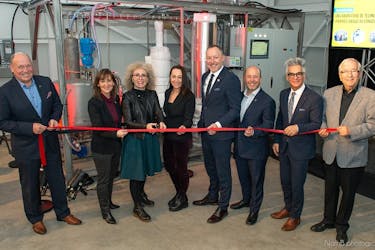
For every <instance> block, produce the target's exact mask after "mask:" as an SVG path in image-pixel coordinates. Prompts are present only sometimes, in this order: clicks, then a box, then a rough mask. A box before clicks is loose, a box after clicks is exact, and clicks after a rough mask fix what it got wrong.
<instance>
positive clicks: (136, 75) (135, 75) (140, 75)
mask: <svg viewBox="0 0 375 250" xmlns="http://www.w3.org/2000/svg"><path fill="white" fill-rule="evenodd" d="M133 76H134V77H137V78H141V77H142V78H146V77H148V76H147V75H145V74H134V75H133Z"/></svg>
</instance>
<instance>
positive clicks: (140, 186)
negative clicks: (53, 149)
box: [129, 177, 146, 207]
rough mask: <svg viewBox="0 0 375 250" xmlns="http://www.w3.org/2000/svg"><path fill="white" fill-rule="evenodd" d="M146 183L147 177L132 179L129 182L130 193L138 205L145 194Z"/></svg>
mask: <svg viewBox="0 0 375 250" xmlns="http://www.w3.org/2000/svg"><path fill="white" fill-rule="evenodd" d="M145 178H146V177H145ZM145 183H146V179H145V180H144V181H138V180H130V182H129V188H130V194H131V196H132V199H133V202H134V206H136V207H137V206H140V205H141V203H142V195H144V194H145V191H144V188H145Z"/></svg>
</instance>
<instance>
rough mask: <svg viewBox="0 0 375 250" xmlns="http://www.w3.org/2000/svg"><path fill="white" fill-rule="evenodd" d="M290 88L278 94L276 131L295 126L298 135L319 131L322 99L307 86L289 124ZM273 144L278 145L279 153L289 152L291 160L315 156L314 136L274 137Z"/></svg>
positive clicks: (278, 135)
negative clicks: (278, 106) (297, 129)
mask: <svg viewBox="0 0 375 250" xmlns="http://www.w3.org/2000/svg"><path fill="white" fill-rule="evenodd" d="M289 93H290V88H287V89H284V90H282V91H281V92H280V109H279V113H278V115H277V119H276V129H282V130H283V129H285V128H286V127H287V126H289V125H293V124H297V125H298V128H299V134H301V133H303V132H307V131H311V130H315V129H319V128H320V125H321V123H322V116H323V98H322V97H321V96H320V95H319V94H317V93H316V92H314V91H313V90H311V89H309V88H308V87H307V86H306V88H305V90H304V91H303V93H302V96H301V98H300V99H299V101H298V103H297V106H296V109H295V111H294V113H293V116H292V119H291V122H290V123H289V122H288V97H289ZM275 142H276V143H279V145H280V146H279V150H280V153H281V154H282V153H285V152H286V149H287V148H288V147H289V149H290V150H289V152H290V154H291V156H292V157H293V158H296V159H298V160H307V159H311V158H313V157H314V156H315V134H309V135H296V136H291V137H289V136H285V135H280V134H277V135H275Z"/></svg>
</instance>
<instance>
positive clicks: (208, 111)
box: [0, 45, 375, 243]
mask: <svg viewBox="0 0 375 250" xmlns="http://www.w3.org/2000/svg"><path fill="white" fill-rule="evenodd" d="M224 59H225V56H224V53H223V51H222V49H221V48H220V47H218V46H217V45H212V46H209V47H208V49H207V51H206V65H207V68H208V71H207V72H206V73H204V74H203V76H202V80H201V83H202V84H201V85H202V86H201V93H202V110H201V114H200V119H199V122H198V127H201V128H207V132H202V133H201V139H202V150H203V157H204V165H205V169H206V172H207V174H208V177H209V187H208V191H207V194H206V195H205V196H204V197H203V198H202V199H200V200H196V201H193V204H194V205H197V206H205V205H215V206H217V208H216V210H215V211H214V213H213V214H212V215H211V216H210V217H209V218H208V219H207V222H208V223H217V222H219V221H221V220H222V219H223V218H224V217H226V216H227V215H228V207H230V208H231V209H241V208H244V207H246V208H248V209H249V214H248V217H247V218H246V221H245V222H246V224H248V225H254V224H255V223H256V222H257V220H258V214H259V211H260V207H261V204H262V200H263V184H264V178H265V167H266V163H267V159H268V156H269V154H270V137H269V133H268V132H266V131H264V129H272V128H274V127H275V128H276V129H278V130H281V131H283V132H282V133H280V134H275V135H274V137H273V138H274V141H273V145H272V150H273V152H274V154H275V155H276V156H278V157H279V160H280V180H281V187H282V190H283V196H284V206H283V208H282V209H281V210H280V211H277V212H274V213H272V214H271V217H272V218H274V219H284V218H285V219H286V218H287V220H286V222H285V223H284V224H283V226H282V227H281V229H282V230H283V231H292V230H295V229H296V228H297V227H298V225H299V224H300V223H301V214H302V210H303V204H304V183H305V180H306V174H307V169H308V164H309V160H310V159H312V158H313V157H314V156H315V154H316V149H315V144H316V135H315V134H313V133H309V132H310V131H314V130H318V131H319V133H318V134H319V136H320V137H321V138H323V141H324V144H323V160H324V162H325V164H326V167H325V170H326V176H325V199H324V218H323V220H322V221H321V222H319V223H318V224H315V225H313V226H312V227H311V230H312V231H314V232H322V231H324V230H326V229H329V228H336V231H337V236H336V240H337V241H339V242H341V243H346V242H347V241H348V236H347V230H348V228H349V223H348V222H349V219H350V216H351V213H352V210H353V205H354V199H355V193H356V189H357V187H358V185H359V183H360V180H361V177H362V175H363V173H364V168H365V166H366V164H367V154H368V138H369V137H371V136H373V135H374V134H375V105H374V103H375V92H374V91H373V90H371V89H369V88H366V87H362V86H360V85H359V80H360V76H361V64H360V63H359V62H358V61H357V60H356V59H353V58H347V59H345V60H343V61H342V62H341V64H340V65H339V77H340V80H341V82H342V86H336V87H333V88H330V89H327V90H326V91H325V92H324V95H323V97H322V96H320V95H319V94H317V93H316V92H314V91H313V90H311V89H310V88H309V87H308V86H307V85H306V83H305V80H306V69H305V66H304V64H305V61H304V60H303V59H302V58H298V57H296V58H290V59H288V60H287V61H286V62H285V75H286V80H287V81H288V83H289V85H290V86H289V87H288V88H286V89H284V90H282V91H281V93H280V99H279V110H278V113H277V118H276V122H275V124H274V121H275V117H276V104H275V101H274V100H273V99H272V97H270V96H269V95H268V94H267V93H265V91H263V90H262V88H261V80H262V74H261V69H260V68H259V67H257V66H250V67H248V68H246V70H245V71H244V75H243V86H244V90H243V91H241V81H240V79H239V78H238V77H237V76H236V75H235V74H234V73H232V72H231V71H230V70H229V69H228V68H226V67H225V66H224ZM10 67H11V71H12V72H13V75H14V77H13V79H12V80H11V81H9V82H8V83H6V84H5V85H4V86H2V87H1V88H0V102H1V108H0V129H1V130H4V131H8V132H10V133H11V134H12V146H13V154H14V156H15V159H16V162H17V165H18V167H19V173H20V182H21V187H22V194H23V202H24V209H25V213H26V216H27V218H28V220H29V221H30V222H31V223H32V224H33V229H34V231H35V232H36V233H39V234H44V233H46V228H45V226H44V224H43V221H42V219H43V214H42V212H41V210H40V192H39V179H38V178H39V177H38V176H39V175H38V174H39V167H40V157H39V149H38V139H37V138H38V135H42V136H43V139H44V143H45V145H46V156H47V167H46V173H47V180H48V183H49V187H50V189H51V194H52V199H53V203H54V208H55V213H56V217H57V220H63V221H65V222H67V223H68V224H73V225H78V224H80V223H81V221H80V220H79V219H77V218H76V217H74V216H73V215H71V214H70V211H69V208H68V207H67V202H66V197H65V180H64V175H63V172H62V166H61V159H60V149H59V143H58V138H57V134H56V132H54V131H53V130H54V128H53V127H55V126H57V124H58V120H59V119H60V116H61V112H62V105H61V102H60V100H59V97H58V95H57V93H56V90H55V89H54V87H53V84H52V82H51V80H50V79H49V78H46V77H41V76H34V75H33V73H32V63H31V60H30V58H29V56H28V55H27V54H24V53H20V52H18V53H15V54H14V55H13V56H12V58H11V65H10ZM154 80H155V76H154V74H153V70H152V67H151V65H149V64H145V63H134V64H131V65H129V66H128V68H127V72H126V75H125V86H126V92H125V93H124V95H123V96H122V100H121V101H120V97H119V95H118V92H117V90H118V86H119V84H120V82H119V78H118V77H116V76H115V75H114V74H113V73H112V72H111V71H110V70H109V69H102V70H100V71H99V73H98V74H97V75H96V77H95V80H94V83H93V89H94V95H93V97H92V98H91V99H90V101H89V103H88V111H89V115H90V119H91V123H92V126H95V127H112V128H118V130H116V131H93V135H92V143H91V149H92V155H93V159H94V163H95V167H96V169H97V173H98V180H97V196H98V201H99V205H100V210H101V213H102V216H103V219H104V220H105V221H106V222H107V223H109V224H116V220H115V218H114V217H113V216H112V214H111V209H116V208H118V207H119V206H118V205H116V204H115V203H113V202H112V188H113V180H114V178H115V177H116V173H117V172H118V169H119V165H120V166H121V168H120V176H121V178H126V179H129V180H130V181H129V188H130V193H131V196H132V199H133V202H134V209H133V214H134V216H136V217H137V218H139V219H140V220H142V221H146V222H147V221H150V220H151V216H150V215H149V214H148V213H147V212H146V211H145V210H144V207H145V206H154V201H152V200H150V199H149V198H148V195H147V194H146V193H145V190H144V186H145V182H146V178H147V176H152V175H154V174H155V173H156V172H159V171H161V169H162V160H161V154H160V145H159V138H158V135H157V133H155V131H153V130H155V129H157V128H160V129H165V128H180V129H184V128H189V127H191V126H192V123H193V122H192V119H193V114H194V111H195V97H194V94H193V93H192V92H191V90H190V89H189V83H188V77H187V74H186V70H185V69H184V67H182V66H180V65H177V66H173V67H172V68H171V70H170V74H169V83H170V86H169V88H168V89H167V90H166V92H165V101H164V105H163V108H161V107H160V105H159V100H158V97H157V94H156V92H155V90H154V83H155V81H154ZM15 96H16V97H18V98H17V102H14V101H13V98H14V97H15ZM222 127H229V128H234V127H240V128H243V129H244V131H243V132H234V131H225V132H224V131H220V132H219V131H217V130H216V128H222ZM259 128H261V129H259ZM328 128H329V129H328ZM332 128H334V129H336V130H334V131H333V130H332ZM130 129H147V132H142V133H141V132H136V133H128V132H129V131H128V130H130ZM233 142H234V147H232V145H233ZM191 145H192V135H191V133H184V132H183V131H181V132H177V133H164V138H163V147H162V148H163V158H164V167H165V169H166V170H167V172H168V173H169V175H170V177H171V180H172V182H173V184H174V187H175V189H176V194H175V195H174V196H173V198H172V199H171V200H170V201H169V202H168V206H169V210H170V211H179V210H181V209H184V208H186V207H188V198H187V195H186V193H187V189H188V186H189V174H188V170H187V163H188V153H189V149H190V148H191ZM232 154H234V158H235V162H236V166H237V171H238V176H239V180H240V185H241V190H242V199H241V200H240V201H238V202H235V203H233V204H231V205H230V204H229V202H230V197H231V192H232V177H231V167H230V158H231V156H232ZM340 188H341V190H342V193H343V194H342V196H341V201H340V203H339V209H338V211H337V206H338V202H339V201H338V200H339V190H340Z"/></svg>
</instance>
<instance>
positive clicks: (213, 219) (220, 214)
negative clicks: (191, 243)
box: [207, 208, 228, 223]
mask: <svg viewBox="0 0 375 250" xmlns="http://www.w3.org/2000/svg"><path fill="white" fill-rule="evenodd" d="M227 215H228V210H222V209H220V208H217V209H216V211H215V212H214V213H213V214H212V215H211V216H210V218H208V219H207V223H217V222H219V221H221V220H222V219H224V217H225V216H227Z"/></svg>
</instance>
